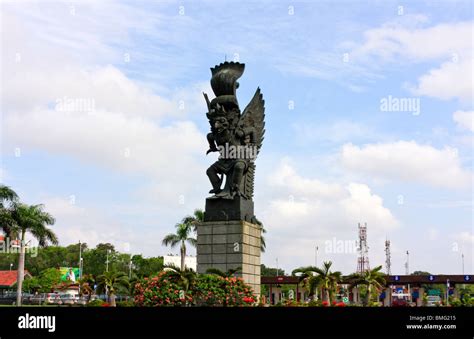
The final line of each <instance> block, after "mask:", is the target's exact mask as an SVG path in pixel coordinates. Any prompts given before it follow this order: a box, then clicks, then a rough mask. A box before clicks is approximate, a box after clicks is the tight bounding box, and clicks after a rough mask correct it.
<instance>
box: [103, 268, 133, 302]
mask: <svg viewBox="0 0 474 339" xmlns="http://www.w3.org/2000/svg"><path fill="white" fill-rule="evenodd" d="M129 289H130V282H129V280H128V275H127V274H126V273H124V272H113V271H109V272H104V274H102V275H99V276H98V277H97V291H98V293H99V294H100V293H103V292H105V291H107V296H108V299H109V301H110V306H112V307H115V306H116V303H115V297H116V295H117V292H128V290H129Z"/></svg>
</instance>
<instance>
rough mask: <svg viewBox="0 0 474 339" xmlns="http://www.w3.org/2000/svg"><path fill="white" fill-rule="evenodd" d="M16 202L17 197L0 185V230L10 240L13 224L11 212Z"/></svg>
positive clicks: (12, 191)
mask: <svg viewBox="0 0 474 339" xmlns="http://www.w3.org/2000/svg"><path fill="white" fill-rule="evenodd" d="M17 202H18V195H17V194H16V193H15V191H14V190H12V189H11V188H10V187H8V186H5V185H0V230H2V232H3V233H4V234H5V235H6V236H7V237H9V238H11V235H12V234H11V233H12V227H13V224H14V221H13V218H12V210H13V209H14V207H15V204H16V203H17Z"/></svg>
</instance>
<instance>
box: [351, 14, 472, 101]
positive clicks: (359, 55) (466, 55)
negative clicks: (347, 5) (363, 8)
mask: <svg viewBox="0 0 474 339" xmlns="http://www.w3.org/2000/svg"><path fill="white" fill-rule="evenodd" d="M410 18H414V20H412V21H413V22H414V25H412V26H414V27H409V26H408V22H409V21H407V20H402V21H395V22H388V23H386V24H384V25H382V26H381V27H379V28H374V29H369V30H367V31H366V32H365V33H364V37H365V41H364V42H363V43H362V44H360V45H355V44H354V43H351V44H349V45H350V46H351V47H352V52H351V53H350V55H351V58H353V60H354V61H355V62H356V63H362V64H365V65H366V66H367V67H369V68H377V67H380V66H381V65H383V64H384V63H389V62H392V63H394V62H399V63H403V62H412V63H413V62H427V61H431V62H433V61H434V62H436V61H438V60H441V61H445V62H444V63H442V64H441V65H440V66H439V67H437V68H433V69H431V70H430V71H428V73H426V74H424V75H422V76H420V77H419V78H418V84H417V86H411V87H412V88H411V91H412V92H414V93H415V94H416V95H426V96H430V97H436V98H439V99H442V100H448V99H452V98H458V99H460V100H461V101H472V93H473V87H472V62H473V61H472V39H471V38H472V32H473V30H474V23H473V22H470V21H469V22H457V23H444V24H438V25H435V26H431V27H419V26H420V24H425V23H426V21H427V20H426V18H424V17H413V16H411V17H410ZM446 60H450V61H449V62H446Z"/></svg>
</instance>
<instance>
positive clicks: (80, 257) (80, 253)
mask: <svg viewBox="0 0 474 339" xmlns="http://www.w3.org/2000/svg"><path fill="white" fill-rule="evenodd" d="M81 278H82V244H81V241H80V240H79V280H81Z"/></svg>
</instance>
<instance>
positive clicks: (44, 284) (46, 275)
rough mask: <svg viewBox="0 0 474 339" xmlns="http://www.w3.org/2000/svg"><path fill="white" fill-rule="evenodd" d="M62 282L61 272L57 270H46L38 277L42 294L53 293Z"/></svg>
mask: <svg viewBox="0 0 474 339" xmlns="http://www.w3.org/2000/svg"><path fill="white" fill-rule="evenodd" d="M60 282H61V272H60V271H59V270H58V269H56V268H48V269H45V270H44V271H43V272H41V274H40V275H39V277H38V283H39V285H40V286H41V287H40V292H45V293H47V292H51V291H52V290H53V289H54V287H55V286H57V285H58V284H59V283H60Z"/></svg>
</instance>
